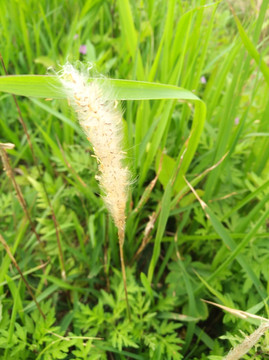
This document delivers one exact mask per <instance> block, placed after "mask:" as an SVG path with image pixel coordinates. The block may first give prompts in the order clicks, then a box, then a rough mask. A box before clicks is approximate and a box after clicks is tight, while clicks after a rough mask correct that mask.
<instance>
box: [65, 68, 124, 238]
mask: <svg viewBox="0 0 269 360" xmlns="http://www.w3.org/2000/svg"><path fill="white" fill-rule="evenodd" d="M59 76H60V80H61V82H62V84H63V86H64V89H65V91H66V94H67V96H68V98H69V100H70V102H71V105H72V106H73V107H74V109H75V111H76V113H77V116H78V120H79V123H80V125H81V127H82V129H83V130H84V132H85V134H86V136H87V139H88V140H89V141H90V143H91V144H92V147H93V150H94V153H95V157H96V158H97V162H98V169H99V174H98V176H96V178H97V179H98V181H99V182H100V185H101V187H102V189H103V191H104V192H105V196H104V200H105V202H106V204H107V207H108V209H109V211H110V213H111V216H112V218H113V220H114V222H115V225H116V226H117V228H118V230H119V231H121V232H123V231H124V227H125V207H126V201H127V187H128V183H129V182H128V178H129V172H128V169H127V168H126V167H124V166H123V164H122V161H123V152H122V149H121V138H122V136H121V130H122V129H121V113H120V112H119V111H118V110H116V108H115V103H114V102H113V101H112V100H109V99H108V96H106V95H105V94H104V89H103V88H101V86H100V85H99V84H98V83H97V82H91V83H88V81H87V80H88V79H87V76H86V75H84V74H83V73H81V72H79V71H78V70H77V69H75V68H74V67H73V66H72V65H70V64H67V65H65V66H63V68H62V71H61V72H60V75H59Z"/></svg>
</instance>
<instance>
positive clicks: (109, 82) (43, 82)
mask: <svg viewBox="0 0 269 360" xmlns="http://www.w3.org/2000/svg"><path fill="white" fill-rule="evenodd" d="M91 80H93V79H90V81H91ZM95 81H98V82H100V84H101V85H102V86H103V87H106V86H107V88H108V89H111V88H112V90H113V95H112V96H113V98H114V99H116V100H151V99H178V100H179V99H180V100H199V98H198V97H197V96H196V95H194V94H193V93H192V92H191V91H189V90H185V89H183V88H180V87H177V86H173V85H166V84H158V83H150V82H144V81H132V80H120V79H99V80H95ZM0 91H4V92H8V93H12V94H15V95H22V96H29V97H43V98H50V99H61V98H65V97H66V95H65V93H64V91H63V90H62V88H61V84H60V82H59V80H58V78H57V77H56V76H48V75H18V76H16V75H14V76H2V77H0Z"/></svg>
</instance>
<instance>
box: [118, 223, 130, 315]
mask: <svg viewBox="0 0 269 360" xmlns="http://www.w3.org/2000/svg"><path fill="white" fill-rule="evenodd" d="M118 236H119V247H120V262H121V271H122V279H123V286H124V292H125V301H126V310H127V315H128V318H129V320H130V321H131V311H130V306H129V301H128V291H127V281H126V271H125V262H124V254H123V243H124V231H123V230H121V229H118Z"/></svg>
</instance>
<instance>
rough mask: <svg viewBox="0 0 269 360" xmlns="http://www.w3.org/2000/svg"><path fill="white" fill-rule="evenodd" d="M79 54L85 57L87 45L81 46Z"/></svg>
mask: <svg viewBox="0 0 269 360" xmlns="http://www.w3.org/2000/svg"><path fill="white" fill-rule="evenodd" d="M79 52H80V53H81V54H83V55H85V54H86V53H87V46H86V45H81V46H80V48H79Z"/></svg>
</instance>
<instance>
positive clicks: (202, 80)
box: [200, 76, 206, 84]
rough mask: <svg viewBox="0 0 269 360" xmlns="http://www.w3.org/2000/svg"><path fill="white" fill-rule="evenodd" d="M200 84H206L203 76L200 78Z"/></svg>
mask: <svg viewBox="0 0 269 360" xmlns="http://www.w3.org/2000/svg"><path fill="white" fill-rule="evenodd" d="M200 82H201V84H206V78H205V76H202V77H201V78H200Z"/></svg>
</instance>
